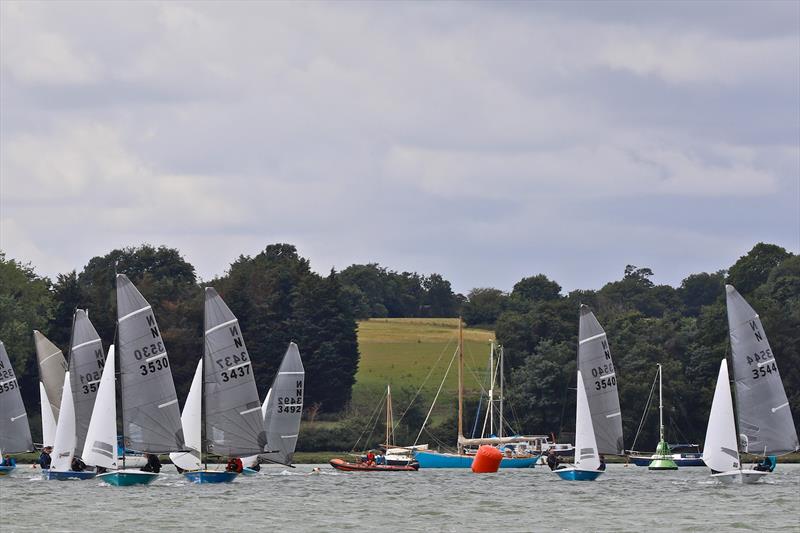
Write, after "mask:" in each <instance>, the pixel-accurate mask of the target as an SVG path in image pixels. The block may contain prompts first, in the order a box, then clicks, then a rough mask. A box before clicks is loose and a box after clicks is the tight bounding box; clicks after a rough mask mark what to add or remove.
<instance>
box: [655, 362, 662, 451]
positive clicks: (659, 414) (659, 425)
mask: <svg viewBox="0 0 800 533" xmlns="http://www.w3.org/2000/svg"><path fill="white" fill-rule="evenodd" d="M656 365H657V366H658V438H659V440H661V441H663V440H664V404H663V403H662V401H661V363H656Z"/></svg>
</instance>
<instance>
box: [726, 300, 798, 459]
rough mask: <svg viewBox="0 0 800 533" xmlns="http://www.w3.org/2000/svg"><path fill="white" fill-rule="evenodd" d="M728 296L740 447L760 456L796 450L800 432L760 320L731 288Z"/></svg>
mask: <svg viewBox="0 0 800 533" xmlns="http://www.w3.org/2000/svg"><path fill="white" fill-rule="evenodd" d="M725 293H726V302H727V311H728V328H729V331H730V342H731V352H732V361H733V378H734V381H735V383H736V414H737V415H738V420H739V439H740V446H741V448H742V449H743V450H744V451H747V452H749V453H754V454H761V455H783V454H786V453H790V452H793V451H797V450H798V449H800V443H798V437H797V430H796V429H795V425H794V420H793V419H792V413H791V410H790V409H789V408H788V406H789V401H788V399H787V397H786V391H785V390H784V388H783V382H782V381H781V377H780V372H779V371H778V364H777V361H776V360H775V354H774V353H773V352H772V349H771V347H770V345H769V341H768V340H767V335H766V333H765V332H764V328H763V326H762V324H761V319H760V318H759V316H758V313H756V312H755V310H754V309H753V308H752V307H751V306H750V304H748V303H747V301H746V300H745V299H744V298H743V297H742V296H741V295H740V294H739V293H738V292H737V291H736V289H735V288H734V287H733V286H732V285H727V286H726V287H725Z"/></svg>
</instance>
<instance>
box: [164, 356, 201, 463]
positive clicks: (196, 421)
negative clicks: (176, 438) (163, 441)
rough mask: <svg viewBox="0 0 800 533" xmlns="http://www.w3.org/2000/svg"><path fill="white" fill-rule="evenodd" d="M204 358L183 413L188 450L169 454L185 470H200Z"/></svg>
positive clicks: (195, 374)
mask: <svg viewBox="0 0 800 533" xmlns="http://www.w3.org/2000/svg"><path fill="white" fill-rule="evenodd" d="M202 381H203V360H202V359H200V361H199V362H198V363H197V369H196V370H195V371H194V378H192V385H191V386H190V387H189V394H188V395H187V396H186V403H185V404H184V405H183V412H182V413H181V425H182V426H183V438H184V442H185V443H186V447H187V448H188V449H189V450H190V451H188V452H172V453H170V454H169V458H170V460H172V463H173V464H174V465H176V466H178V467H180V468H182V469H184V470H198V469H199V468H200V427H201V425H200V415H201V397H202V388H203V383H202Z"/></svg>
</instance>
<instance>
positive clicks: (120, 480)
mask: <svg viewBox="0 0 800 533" xmlns="http://www.w3.org/2000/svg"><path fill="white" fill-rule="evenodd" d="M157 477H158V474H156V473H154V472H142V471H141V470H118V471H116V472H105V473H104V474H100V475H98V476H97V479H99V480H101V481H104V482H106V483H108V484H109V485H114V486H115V487H130V486H131V485H148V484H150V483H152V482H153V481H155V479H156V478H157Z"/></svg>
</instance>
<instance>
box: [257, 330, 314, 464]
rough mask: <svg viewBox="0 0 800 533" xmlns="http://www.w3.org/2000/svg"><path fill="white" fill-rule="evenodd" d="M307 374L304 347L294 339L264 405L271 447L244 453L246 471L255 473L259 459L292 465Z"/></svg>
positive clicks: (268, 442) (262, 409)
mask: <svg viewBox="0 0 800 533" xmlns="http://www.w3.org/2000/svg"><path fill="white" fill-rule="evenodd" d="M305 375H306V372H305V369H304V368H303V360H302V359H301V358H300V350H299V349H298V347H297V344H295V343H294V342H291V343H289V347H288V348H287V349H286V353H285V354H284V355H283V360H282V361H281V366H280V367H279V368H278V373H277V374H276V375H275V379H274V380H273V382H272V387H270V389H269V391H268V392H267V397H266V398H265V399H264V403H263V404H262V406H261V412H262V416H263V419H264V427H265V428H266V430H267V451H266V452H265V453H263V454H260V455H258V456H249V457H243V458H242V463H243V464H244V470H243V471H242V473H243V474H245V475H253V474H255V473H256V472H257V469H258V468H259V467H257V466H256V465H257V464H258V461H259V460H263V461H265V462H267V463H271V464H279V465H284V466H291V464H292V458H293V457H294V450H295V447H296V445H297V436H298V434H299V433H300V418H301V417H302V416H303V392H304V390H305V388H304V382H305ZM253 467H256V468H255V469H254V468H253Z"/></svg>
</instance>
